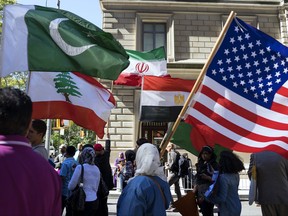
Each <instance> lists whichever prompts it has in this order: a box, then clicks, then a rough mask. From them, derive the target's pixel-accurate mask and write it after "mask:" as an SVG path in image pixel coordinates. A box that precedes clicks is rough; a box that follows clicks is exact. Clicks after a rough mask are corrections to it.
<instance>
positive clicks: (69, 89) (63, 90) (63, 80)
mask: <svg viewBox="0 0 288 216" xmlns="http://www.w3.org/2000/svg"><path fill="white" fill-rule="evenodd" d="M53 81H54V82H55V88H56V89H57V93H60V94H62V95H64V97H65V100H66V101H67V102H69V103H71V101H70V99H69V96H70V95H71V96H75V97H80V96H82V94H81V93H80V92H79V91H78V89H79V88H78V87H77V85H76V83H75V82H74V81H73V78H72V77H71V76H70V72H61V73H59V74H57V75H56V78H54V79H53Z"/></svg>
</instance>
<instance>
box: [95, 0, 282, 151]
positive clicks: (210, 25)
mask: <svg viewBox="0 0 288 216" xmlns="http://www.w3.org/2000/svg"><path fill="white" fill-rule="evenodd" d="M100 5H101V9H102V12H103V30H104V31H106V32H110V33H112V34H113V36H114V37H115V38H116V39H117V40H118V41H119V42H120V43H121V44H122V45H123V46H124V48H125V49H131V50H137V51H144V48H145V47H144V45H143V41H144V40H145V39H146V38H145V36H144V35H145V34H144V33H145V29H144V28H143V26H144V25H145V24H147V23H148V24H151V25H152V26H153V25H154V24H163V25H164V26H165V31H164V32H165V40H164V42H165V44H164V45H165V48H166V54H167V62H168V66H167V67H168V73H169V74H170V75H171V76H172V77H175V78H183V79H197V76H198V75H199V73H200V71H201V69H202V67H203V66H204V64H205V62H206V61H207V59H208V57H209V55H210V52H211V50H212V48H213V46H214V44H215V42H216V40H217V39H218V36H219V34H220V32H221V30H222V28H223V26H224V24H225V22H226V20H227V18H228V16H229V14H230V12H231V11H234V12H236V13H237V17H239V18H240V19H242V20H244V21H245V22H246V23H249V24H251V25H253V26H254V27H257V28H258V29H260V30H261V31H263V32H265V33H267V34H268V35H270V36H272V37H274V38H275V39H277V40H279V41H280V42H282V43H283V44H286V45H287V44H288V33H287V25H288V18H287V14H288V3H287V0H285V1H284V0H255V1H254V0H252V1H251V0H208V1H204V0H198V1H196V0H190V1H189V0H182V1H180V0H178V1H176V0H174V1H173V0H170V1H161V0H158V1H153V0H150V1H146V0H100ZM105 83H106V84H107V87H108V88H112V85H111V83H110V82H105ZM112 89H113V90H112V91H113V94H114V96H115V98H116V100H117V105H116V108H115V109H113V110H112V114H111V117H110V122H109V125H108V127H109V132H110V134H111V141H112V147H115V148H118V149H119V148H120V149H121V148H133V147H134V144H135V141H136V140H137V138H138V137H141V136H145V134H143V131H144V130H143V127H144V126H145V127H148V128H149V127H150V126H151V127H152V128H153V127H154V126H156V128H157V125H154V126H153V123H151V125H150V126H149V125H144V126H143V124H142V123H141V122H139V98H140V93H141V89H140V88H135V87H127V86H115V85H114V86H113V88H112ZM158 126H159V125H158ZM166 126H167V125H164V126H163V125H162V127H166ZM160 127H161V125H160ZM146 135H147V134H146ZM149 139H152V140H151V141H153V135H152V137H151V134H150V135H149Z"/></svg>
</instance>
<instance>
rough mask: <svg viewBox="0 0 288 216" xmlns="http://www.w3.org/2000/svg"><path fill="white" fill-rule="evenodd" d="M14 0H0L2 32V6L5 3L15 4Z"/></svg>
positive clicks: (0, 26) (0, 29)
mask: <svg viewBox="0 0 288 216" xmlns="http://www.w3.org/2000/svg"><path fill="white" fill-rule="evenodd" d="M15 3H16V0H0V17H1V18H0V19H1V22H0V31H1V32H2V18H3V8H4V6H5V5H7V4H15Z"/></svg>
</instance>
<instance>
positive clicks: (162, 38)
mask: <svg viewBox="0 0 288 216" xmlns="http://www.w3.org/2000/svg"><path fill="white" fill-rule="evenodd" d="M142 32H143V37H142V49H143V51H149V50H152V49H155V48H158V47H161V46H164V47H165V50H166V48H167V47H166V34H167V32H166V24H165V23H160V24H159V23H143V30H142Z"/></svg>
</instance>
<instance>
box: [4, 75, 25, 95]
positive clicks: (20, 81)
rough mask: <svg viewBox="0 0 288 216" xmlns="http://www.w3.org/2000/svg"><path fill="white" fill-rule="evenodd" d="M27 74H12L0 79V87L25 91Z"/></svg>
mask: <svg viewBox="0 0 288 216" xmlns="http://www.w3.org/2000/svg"><path fill="white" fill-rule="evenodd" d="M27 79H28V72H14V73H12V74H11V75H9V76H6V77H3V78H1V87H7V86H13V87H15V88H19V89H21V90H23V91H25V88H26V83H27Z"/></svg>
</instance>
